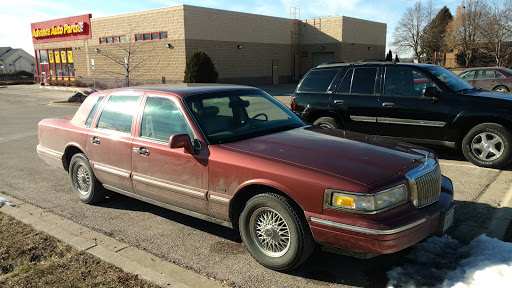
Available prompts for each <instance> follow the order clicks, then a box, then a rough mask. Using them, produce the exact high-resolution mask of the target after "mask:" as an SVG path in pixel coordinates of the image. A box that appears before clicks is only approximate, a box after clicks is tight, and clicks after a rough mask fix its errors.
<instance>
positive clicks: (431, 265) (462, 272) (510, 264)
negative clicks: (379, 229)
mask: <svg viewBox="0 0 512 288" xmlns="http://www.w3.org/2000/svg"><path fill="white" fill-rule="evenodd" d="M405 258H406V259H405V261H404V262H405V263H404V264H403V265H402V266H400V267H394V268H393V269H391V270H390V271H389V272H388V273H387V275H388V278H389V282H388V285H387V287H388V288H394V287H396V288H398V287H407V288H413V287H425V286H428V287H439V288H447V287H454V288H476V287H511V286H510V285H511V284H510V283H512V243H507V242H503V241H499V240H498V239H495V238H489V237H487V236H485V235H480V236H478V237H477V238H475V239H474V240H473V241H471V243H469V245H467V246H464V245H462V244H460V243H459V242H458V241H457V240H455V239H452V238H450V237H449V236H446V235H445V236H443V237H431V238H429V239H427V240H426V241H425V242H422V243H419V244H417V245H415V246H414V247H413V248H412V250H411V251H410V252H409V254H407V256H406V257H405Z"/></svg>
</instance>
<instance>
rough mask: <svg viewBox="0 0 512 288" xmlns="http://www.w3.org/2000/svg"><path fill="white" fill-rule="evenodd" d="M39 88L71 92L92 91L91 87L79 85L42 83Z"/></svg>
mask: <svg viewBox="0 0 512 288" xmlns="http://www.w3.org/2000/svg"><path fill="white" fill-rule="evenodd" d="M39 88H40V89H52V90H59V91H60V92H69V93H83V92H86V91H89V92H91V89H90V88H79V87H61V86H46V85H40V86H39Z"/></svg>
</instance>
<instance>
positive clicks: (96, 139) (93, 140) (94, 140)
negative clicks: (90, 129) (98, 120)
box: [91, 137, 100, 144]
mask: <svg viewBox="0 0 512 288" xmlns="http://www.w3.org/2000/svg"><path fill="white" fill-rule="evenodd" d="M91 142H92V143H94V144H100V139H99V138H98V137H92V138H91Z"/></svg>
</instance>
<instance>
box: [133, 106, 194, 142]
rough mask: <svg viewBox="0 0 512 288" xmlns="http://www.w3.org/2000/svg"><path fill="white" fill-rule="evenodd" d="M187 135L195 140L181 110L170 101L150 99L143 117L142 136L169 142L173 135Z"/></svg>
mask: <svg viewBox="0 0 512 288" xmlns="http://www.w3.org/2000/svg"><path fill="white" fill-rule="evenodd" d="M179 133H186V134H188V135H189V136H190V138H191V139H194V137H193V134H192V131H191V130H190V128H189V127H188V124H187V122H186V121H185V118H184V117H183V115H182V114H181V112H180V109H179V108H178V106H176V104H174V102H172V101H171V100H169V99H165V98H159V97H148V100H147V101H146V106H145V107H144V114H143V115H142V122H141V129H140V136H142V137H147V138H154V139H158V140H161V141H166V142H167V141H169V138H170V137H171V135H173V134H179Z"/></svg>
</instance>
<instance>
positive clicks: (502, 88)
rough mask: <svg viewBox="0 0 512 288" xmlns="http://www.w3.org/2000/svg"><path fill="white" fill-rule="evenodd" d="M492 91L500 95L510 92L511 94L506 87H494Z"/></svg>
mask: <svg viewBox="0 0 512 288" xmlns="http://www.w3.org/2000/svg"><path fill="white" fill-rule="evenodd" d="M492 91H494V92H499V93H508V92H510V90H509V89H508V88H507V87H506V86H496V87H494V88H493V89H492Z"/></svg>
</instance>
